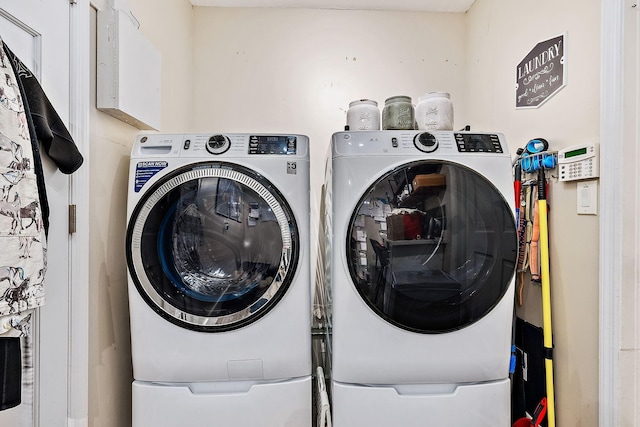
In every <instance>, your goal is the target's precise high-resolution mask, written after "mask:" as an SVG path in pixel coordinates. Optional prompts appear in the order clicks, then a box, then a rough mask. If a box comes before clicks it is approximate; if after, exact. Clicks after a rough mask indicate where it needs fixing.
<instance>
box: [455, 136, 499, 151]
mask: <svg viewBox="0 0 640 427" xmlns="http://www.w3.org/2000/svg"><path fill="white" fill-rule="evenodd" d="M455 138H456V145H457V146H458V151H459V152H461V153H502V146H501V145H500V139H499V138H498V135H491V134H471V133H456V134H455Z"/></svg>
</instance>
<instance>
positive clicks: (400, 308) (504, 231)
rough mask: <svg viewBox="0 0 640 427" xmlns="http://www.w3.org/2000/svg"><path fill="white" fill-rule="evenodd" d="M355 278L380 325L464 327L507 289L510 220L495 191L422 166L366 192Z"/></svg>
mask: <svg viewBox="0 0 640 427" xmlns="http://www.w3.org/2000/svg"><path fill="white" fill-rule="evenodd" d="M346 245H347V260H348V266H349V270H350V273H351V278H352V280H353V283H354V284H355V287H356V289H357V290H358V292H359V294H360V295H361V297H362V298H363V300H364V301H365V302H366V303H367V304H368V305H369V306H370V307H371V308H372V309H373V310H374V311H375V312H376V313H377V314H378V315H379V316H381V317H382V318H383V319H385V320H387V321H388V322H390V323H392V324H394V325H396V326H399V327H401V328H404V329H407V330H411V331H415V332H421V333H443V332H449V331H453V330H457V329H461V328H463V327H465V326H467V325H470V324H472V323H474V322H476V321H477V320H479V319H480V318H482V317H483V316H485V315H486V314H487V313H488V312H490V311H491V310H492V308H493V307H495V306H496V305H497V304H498V303H499V302H500V300H501V299H502V297H503V296H504V295H505V293H506V291H507V289H508V287H509V285H510V284H511V282H512V279H513V276H514V273H515V266H516V261H517V260H516V257H517V237H516V226H515V219H514V215H513V213H512V212H511V209H510V207H509V204H508V203H507V202H506V200H505V199H504V197H503V196H502V195H501V193H500V192H499V191H498V190H497V189H496V187H495V186H494V185H493V184H492V183H490V182H489V181H488V180H487V179H486V178H485V177H483V176H481V175H480V174H478V173H477V172H475V171H473V170H471V169H469V168H467V167H464V166H461V165H459V164H454V163H450V162H439V161H420V162H415V163H411V164H407V165H405V166H403V167H399V168H397V169H395V170H393V171H390V172H388V173H386V174H385V175H383V176H382V177H380V178H379V179H378V180H377V181H376V182H375V183H374V184H373V185H371V186H370V187H369V188H368V189H367V191H366V192H365V193H364V195H363V196H362V198H361V199H360V200H359V202H358V204H357V205H356V208H355V211H354V212H353V214H352V216H351V221H350V224H349V228H348V234H347V242H346Z"/></svg>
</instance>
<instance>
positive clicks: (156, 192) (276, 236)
mask: <svg viewBox="0 0 640 427" xmlns="http://www.w3.org/2000/svg"><path fill="white" fill-rule="evenodd" d="M126 247H127V262H128V267H129V271H130V274H131V277H132V278H133V281H134V283H135V285H136V287H137V289H138V291H139V293H140V295H141V296H142V298H143V299H144V300H145V301H146V302H147V304H149V306H151V308H153V310H155V311H156V312H157V313H158V314H160V315H161V316H162V317H164V318H165V319H167V320H169V321H171V322H173V323H175V324H177V325H179V326H182V327H185V328H189V329H194V330H199V331H207V332H216V331H225V330H230V329H234V328H238V327H241V326H244V325H246V324H248V323H250V322H253V321H255V320H256V319H258V318H259V317H261V316H262V315H264V314H265V313H266V312H268V311H269V310H270V309H271V308H272V307H274V306H275V304H277V301H278V300H279V299H280V298H281V297H282V296H283V295H284V293H285V292H286V290H287V288H288V286H289V284H290V283H291V280H292V277H293V276H294V274H295V271H296V266H297V261H298V251H299V240H298V230H297V226H296V223H295V220H294V216H293V213H292V211H291V208H290V207H289V205H288V204H287V202H286V200H284V198H283V196H282V195H281V194H280V192H279V191H278V190H277V189H276V187H275V186H274V185H273V184H272V183H270V182H269V181H268V180H267V179H265V178H264V177H263V176H261V175H259V174H257V173H255V172H253V171H251V170H249V169H247V168H245V167H242V166H239V165H235V164H227V163H206V164H195V165H192V166H189V167H186V168H182V169H178V170H176V171H174V172H173V173H171V174H169V175H168V176H166V177H163V178H162V179H161V180H160V181H159V182H157V183H156V184H155V185H154V186H153V187H152V188H150V189H149V190H148V191H147V192H146V193H145V194H144V195H143V196H142V198H141V200H140V201H139V203H138V204H137V206H136V208H135V210H134V212H133V214H132V216H131V219H130V222H129V227H128V230H127V246H126Z"/></svg>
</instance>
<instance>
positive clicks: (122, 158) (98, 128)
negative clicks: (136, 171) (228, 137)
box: [45, 0, 192, 427]
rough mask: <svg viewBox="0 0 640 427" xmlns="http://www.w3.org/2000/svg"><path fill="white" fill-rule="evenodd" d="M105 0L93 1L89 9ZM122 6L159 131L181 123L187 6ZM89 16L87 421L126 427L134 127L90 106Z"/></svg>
mask: <svg viewBox="0 0 640 427" xmlns="http://www.w3.org/2000/svg"><path fill="white" fill-rule="evenodd" d="M105 3H106V2H102V1H96V2H94V4H95V5H96V6H97V7H104V6H105ZM129 4H130V6H131V10H132V12H133V14H134V15H135V16H136V18H137V19H138V21H140V23H141V27H140V30H141V31H142V33H143V34H144V35H145V36H146V37H147V38H148V39H149V40H150V41H151V43H152V44H153V45H154V46H155V47H156V48H158V49H159V50H160V52H161V55H162V70H161V76H162V77H161V78H162V86H161V92H162V99H163V102H162V108H161V120H162V128H161V131H166V130H168V129H184V128H188V126H189V123H190V120H191V105H192V103H191V96H192V89H191V63H192V55H191V46H192V37H191V34H192V33H191V25H190V24H191V19H192V15H191V13H192V8H191V4H190V3H189V1H188V0H180V1H175V0H156V1H153V2H149V1H145V0H130V1H129ZM92 21H93V22H92V25H93V29H92V39H93V40H92V46H93V48H92V50H93V53H92V64H91V69H92V70H94V71H93V72H92V91H91V93H92V108H91V116H90V125H91V130H90V137H91V154H90V156H91V159H90V164H91V173H90V179H91V182H90V188H89V191H90V197H91V200H90V204H89V209H90V235H89V244H90V254H89V258H90V266H89V275H90V279H91V280H90V284H89V286H90V290H89V301H90V310H89V425H90V426H95V427H126V426H129V425H130V424H131V381H132V369H131V346H130V335H129V307H128V297H127V267H126V260H125V255H124V248H125V243H124V238H125V230H126V201H127V180H128V169H129V154H130V151H131V145H132V144H133V139H134V136H135V135H136V134H137V133H138V132H140V131H139V130H138V129H136V128H134V127H131V126H129V125H127V124H125V123H123V122H121V121H119V120H116V119H114V118H113V117H111V116H109V115H107V114H104V113H102V112H100V111H98V110H97V109H96V108H95V85H96V81H95V69H96V66H95V12H94V13H93V14H92ZM45 424H46V423H45Z"/></svg>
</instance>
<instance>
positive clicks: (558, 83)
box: [516, 34, 567, 108]
mask: <svg viewBox="0 0 640 427" xmlns="http://www.w3.org/2000/svg"><path fill="white" fill-rule="evenodd" d="M565 41H566V34H563V35H560V36H557V37H554V38H552V39H549V40H545V41H541V42H540V43H538V44H537V45H535V46H534V48H533V49H531V51H530V52H529V53H527V54H526V55H525V57H524V58H523V59H522V61H520V63H519V64H518V66H517V67H516V108H537V107H539V106H540V105H542V104H543V103H544V102H545V101H547V100H548V99H549V98H551V97H552V96H553V95H555V94H556V93H557V92H558V91H559V90H560V89H562V88H563V87H565V86H566V84H567V78H566V76H567V71H566V70H567V67H566V65H567V64H566V61H565Z"/></svg>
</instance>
